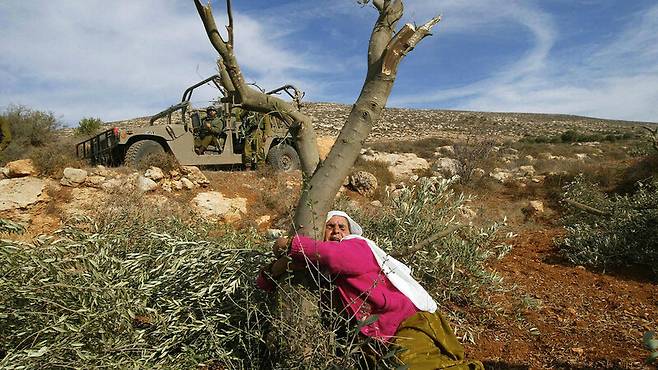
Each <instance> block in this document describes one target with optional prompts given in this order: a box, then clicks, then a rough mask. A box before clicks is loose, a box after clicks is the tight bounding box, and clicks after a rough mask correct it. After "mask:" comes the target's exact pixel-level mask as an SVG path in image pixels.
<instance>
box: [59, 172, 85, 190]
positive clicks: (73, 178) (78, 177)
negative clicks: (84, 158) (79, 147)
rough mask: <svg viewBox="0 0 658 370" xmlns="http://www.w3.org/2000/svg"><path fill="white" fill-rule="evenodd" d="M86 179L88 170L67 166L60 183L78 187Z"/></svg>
mask: <svg viewBox="0 0 658 370" xmlns="http://www.w3.org/2000/svg"><path fill="white" fill-rule="evenodd" d="M86 179H87V171H85V170H81V169H79V168H71V167H67V168H65V169H64V176H63V177H62V180H60V182H59V183H60V184H62V185H64V186H71V187H76V186H79V185H81V184H82V183H84V182H85V180H86Z"/></svg>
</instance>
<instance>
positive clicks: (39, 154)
mask: <svg viewBox="0 0 658 370" xmlns="http://www.w3.org/2000/svg"><path fill="white" fill-rule="evenodd" d="M27 156H28V157H29V158H30V159H32V163H34V166H35V167H36V170H37V171H38V172H39V174H40V175H44V176H52V177H61V176H62V174H63V172H64V169H65V168H66V167H75V168H81V167H84V166H85V165H86V164H87V163H86V162H85V161H83V160H81V159H79V158H78V157H76V155H75V142H74V141H73V140H72V139H71V138H60V139H55V140H53V141H52V142H50V143H48V144H46V145H43V146H40V147H36V148H32V149H31V150H30V152H29V153H28V154H27Z"/></svg>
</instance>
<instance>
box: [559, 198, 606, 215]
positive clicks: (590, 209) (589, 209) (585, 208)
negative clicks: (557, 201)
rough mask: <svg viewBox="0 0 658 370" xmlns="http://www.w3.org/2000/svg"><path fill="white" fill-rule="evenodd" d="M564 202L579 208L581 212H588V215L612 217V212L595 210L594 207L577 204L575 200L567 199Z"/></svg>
mask: <svg viewBox="0 0 658 370" xmlns="http://www.w3.org/2000/svg"><path fill="white" fill-rule="evenodd" d="M564 202H565V203H567V204H569V205H571V206H573V207H574V208H577V209H579V210H581V211H585V212H587V213H591V214H593V215H597V216H610V215H611V213H610V212H606V211H601V210H600V209H596V208H594V207H590V206H588V205H586V204H582V203H579V202H576V201H575V200H573V199H569V198H565V199H564Z"/></svg>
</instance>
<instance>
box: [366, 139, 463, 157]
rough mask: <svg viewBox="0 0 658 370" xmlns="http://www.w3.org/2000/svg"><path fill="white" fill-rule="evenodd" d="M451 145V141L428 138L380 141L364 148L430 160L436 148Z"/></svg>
mask: <svg viewBox="0 0 658 370" xmlns="http://www.w3.org/2000/svg"><path fill="white" fill-rule="evenodd" d="M451 144H452V141H450V140H447V139H443V138H438V137H428V138H424V139H420V140H399V141H380V142H376V143H370V144H367V145H366V146H369V147H370V148H372V149H373V150H377V151H381V152H389V153H414V154H416V155H417V156H419V157H421V158H425V159H430V158H433V157H434V152H436V149H437V148H438V147H440V146H445V145H451Z"/></svg>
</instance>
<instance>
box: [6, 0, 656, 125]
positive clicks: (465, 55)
mask: <svg viewBox="0 0 658 370" xmlns="http://www.w3.org/2000/svg"><path fill="white" fill-rule="evenodd" d="M224 4H225V3H224V1H213V8H214V10H215V15H216V17H217V21H218V23H219V24H222V23H224V22H225V14H224V12H223V8H224ZM233 8H234V16H235V23H236V24H235V27H236V31H235V36H236V52H237V56H238V60H239V62H240V63H241V65H242V66H243V69H244V72H245V75H246V77H247V80H248V81H253V82H256V83H258V84H259V85H260V86H262V87H263V88H266V89H270V88H274V87H277V86H280V85H282V84H285V83H293V84H295V85H297V86H298V87H299V88H301V89H302V90H304V91H306V98H305V99H306V100H308V101H331V102H339V103H347V104H351V103H353V102H354V99H355V98H356V96H357V95H358V94H359V91H360V88H361V84H362V82H363V77H364V74H365V59H366V50H367V42H368V38H369V35H370V30H371V28H372V24H373V22H374V20H375V19H376V16H377V14H376V11H375V10H374V8H372V7H371V6H365V7H363V6H360V5H358V4H357V3H356V1H354V0H306V1H266V0H257V1H240V0H234V3H233ZM405 9H406V11H405V18H404V19H403V21H404V22H412V23H416V24H422V23H424V22H425V21H426V20H427V19H429V18H431V17H432V16H433V15H435V14H442V15H443V21H442V22H441V23H439V25H437V26H436V28H435V31H434V36H433V37H430V38H427V39H425V40H423V42H421V44H420V45H419V46H418V47H417V48H416V49H415V50H414V51H413V52H411V53H410V54H409V55H408V56H407V57H406V58H405V60H404V61H403V62H402V64H401V66H400V69H399V71H398V79H397V81H396V83H395V87H394V89H393V92H392V94H391V97H390V99H389V102H388V106H389V107H413V108H438V109H464V110H478V111H506V112H509V111H514V112H543V113H567V114H577V115H586V116H593V117H601V118H614V119H625V120H641V121H651V122H658V3H657V2H656V1H655V0H633V1H627V0H596V1H595V0H543V1H539V0H537V1H533V0H526V1H514V0H488V1H484V0H483V1H477V0H469V1H467V0H445V1H444V0H408V1H405ZM0 29H1V30H2V32H0V50H1V52H0V81H2V82H0V108H3V109H4V107H6V106H8V105H9V104H22V105H26V106H29V107H32V108H34V109H40V110H48V111H52V112H53V113H54V114H55V115H56V116H58V117H60V118H61V119H62V121H64V122H65V123H67V124H69V125H75V124H76V123H77V122H78V120H79V119H80V118H82V117H89V116H92V117H99V118H101V119H103V120H104V121H113V120H118V119H126V118H133V117H137V116H146V115H151V114H154V113H156V112H158V111H160V110H162V109H164V108H166V107H168V106H169V105H172V104H175V103H176V102H178V101H179V100H180V95H181V93H182V91H183V90H184V88H185V87H187V86H189V85H191V84H192V83H194V82H196V81H198V80H200V79H202V78H204V77H206V76H209V75H211V74H213V73H214V72H215V65H214V60H215V58H216V53H215V51H214V50H213V49H212V47H211V45H210V43H209V42H208V39H207V37H206V36H205V33H204V31H203V27H202V25H201V22H200V21H199V18H198V15H197V14H196V10H195V8H194V5H193V3H192V1H191V0H139V1H135V0H114V1H111V2H108V1H106V0H85V1H79V0H58V1H52V0H33V1H19V0H7V1H2V2H0ZM212 93H213V92H212V91H211V90H210V89H208V90H206V91H203V92H202V94H200V95H198V96H196V97H195V99H196V101H195V103H196V104H197V105H199V106H203V105H206V104H208V100H209V99H211V96H212Z"/></svg>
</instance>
